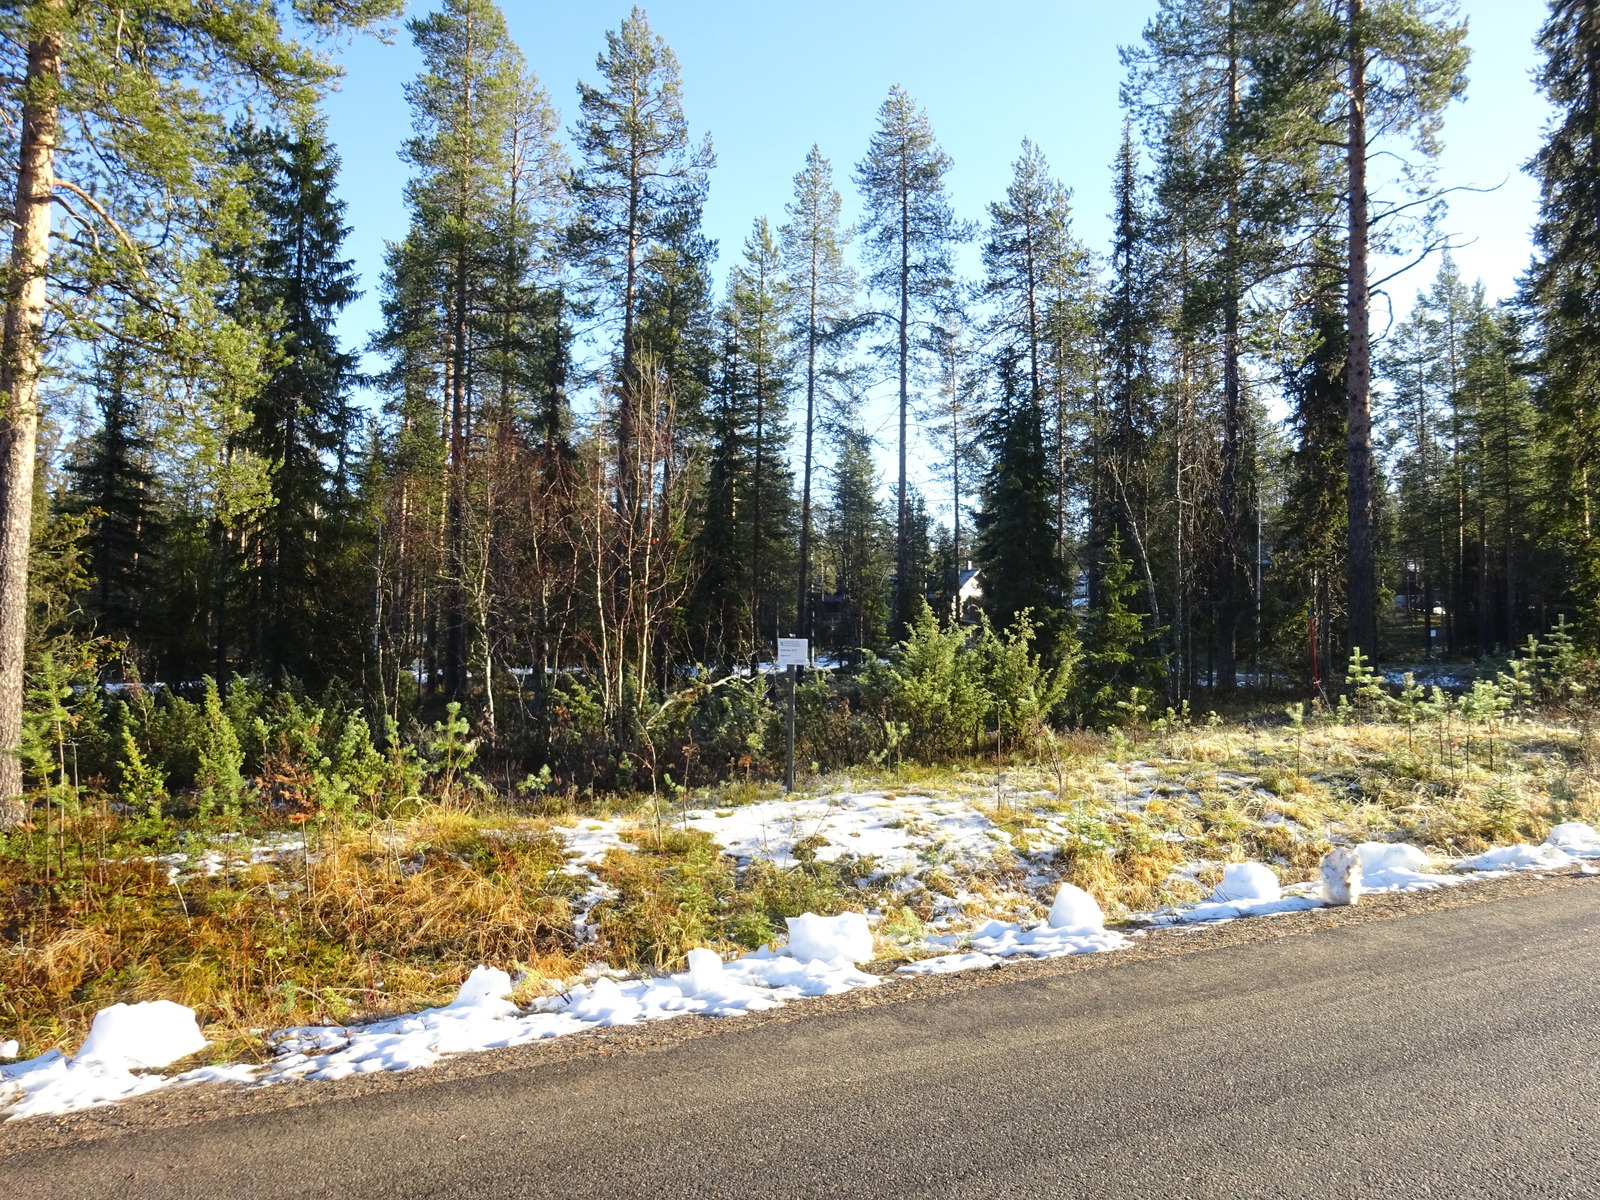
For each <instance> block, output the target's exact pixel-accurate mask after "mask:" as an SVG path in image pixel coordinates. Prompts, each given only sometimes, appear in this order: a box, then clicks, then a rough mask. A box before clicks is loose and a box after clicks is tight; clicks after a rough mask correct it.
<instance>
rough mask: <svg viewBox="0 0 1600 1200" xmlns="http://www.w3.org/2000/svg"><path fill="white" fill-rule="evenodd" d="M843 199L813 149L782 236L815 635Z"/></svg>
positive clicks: (851, 277) (843, 267) (804, 551)
mask: <svg viewBox="0 0 1600 1200" xmlns="http://www.w3.org/2000/svg"><path fill="white" fill-rule="evenodd" d="M840 204H841V201H840V197H839V193H838V191H837V190H836V189H835V188H834V186H833V164H832V163H830V162H829V161H828V160H827V159H826V158H824V157H823V156H822V151H821V150H820V149H819V148H818V147H817V146H815V145H813V146H812V147H811V151H810V153H808V154H807V155H806V165H805V167H804V168H803V169H802V170H801V171H800V172H799V173H798V174H797V175H796V176H795V177H794V199H793V200H791V201H790V202H789V206H788V209H787V212H788V215H789V220H788V222H787V223H786V224H785V225H784V226H783V228H782V229H781V230H780V231H779V236H780V237H781V239H782V247H783V262H784V268H785V270H786V271H787V272H788V282H789V290H790V292H791V294H792V295H793V297H794V307H793V313H794V340H795V345H796V348H797V352H798V353H799V354H801V355H803V357H804V371H805V380H804V388H805V397H806V415H805V426H804V433H803V446H804V450H803V454H802V463H803V465H802V468H801V476H800V552H799V564H798V566H799V588H798V590H797V592H796V594H795V633H796V635H797V636H799V637H810V636H811V622H812V603H811V600H812V582H811V580H812V569H811V526H812V515H811V477H812V468H813V454H814V451H815V447H816V435H817V420H818V416H819V412H820V406H821V405H822V403H823V402H825V401H826V399H827V395H826V392H827V388H826V381H827V379H828V371H827V365H828V362H829V360H830V359H831V358H833V357H834V356H836V355H837V354H839V353H840V352H841V351H842V350H843V348H844V342H845V339H846V338H847V336H848V334H849V333H850V332H851V326H850V324H849V321H848V318H849V315H850V308H851V305H852V304H853V303H854V301H855V292H856V276H855V272H854V271H853V270H851V268H850V266H849V264H848V263H847V262H846V261H845V257H844V251H845V247H846V246H847V245H848V244H849V242H850V239H851V238H852V236H853V235H854V230H853V229H850V230H841V228H840V224H839V212H840Z"/></svg>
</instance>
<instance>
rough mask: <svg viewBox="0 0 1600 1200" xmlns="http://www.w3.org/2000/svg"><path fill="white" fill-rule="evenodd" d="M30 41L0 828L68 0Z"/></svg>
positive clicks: (13, 296) (24, 621) (2, 468)
mask: <svg viewBox="0 0 1600 1200" xmlns="http://www.w3.org/2000/svg"><path fill="white" fill-rule="evenodd" d="M41 8H42V10H43V11H42V13H41V16H42V17H43V18H44V19H43V21H42V22H41V24H42V25H43V26H44V27H43V28H40V29H38V30H37V31H36V32H35V34H34V36H33V38H32V39H31V40H30V41H29V43H28V74H27V82H26V85H25V88H26V90H25V99H24V101H23V106H22V128H21V131H20V136H19V139H18V153H17V192H16V198H15V206H14V208H13V214H14V224H13V226H12V234H11V280H10V286H9V288H8V289H7V295H6V311H5V332H4V341H3V345H0V395H3V396H4V403H5V406H6V407H5V412H4V413H3V414H0V828H10V827H12V826H15V825H19V824H21V823H22V822H23V821H24V820H25V819H26V817H27V805H26V802H25V801H24V800H23V797H22V760H21V759H20V758H18V757H17V751H18V749H19V748H20V746H21V742H22V695H23V682H24V673H25V670H26V663H25V661H24V658H25V655H26V648H27V626H28V550H29V545H30V541H31V538H32V532H33V465H34V452H35V445H36V443H37V440H38V433H39V411H38V387H39V364H40V359H41V355H42V346H41V335H42V333H43V330H44V311H45V284H46V275H45V273H46V269H47V267H48V264H49V258H50V197H51V193H52V191H53V190H54V188H55V155H56V145H57V137H58V135H59V120H58V113H57V103H58V100H57V94H58V89H59V87H60V82H61V48H62V32H61V30H60V28H59V27H58V21H59V19H60V15H61V4H60V0H54V2H51V3H46V4H44V5H42V6H41Z"/></svg>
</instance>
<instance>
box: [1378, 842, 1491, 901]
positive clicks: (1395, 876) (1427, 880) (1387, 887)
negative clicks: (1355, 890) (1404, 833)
mask: <svg viewBox="0 0 1600 1200" xmlns="http://www.w3.org/2000/svg"><path fill="white" fill-rule="evenodd" d="M1356 853H1357V854H1359V855H1361V874H1362V887H1363V888H1364V889H1365V890H1366V891H1369V892H1421V891H1427V890H1429V889H1431V888H1440V887H1454V886H1455V885H1456V884H1458V883H1465V882H1466V880H1464V879H1463V878H1462V877H1461V876H1460V875H1438V874H1434V873H1432V872H1429V871H1428V870H1426V869H1425V868H1427V867H1428V866H1429V864H1430V861H1431V860H1430V859H1429V858H1428V856H1427V855H1426V854H1425V853H1423V852H1422V851H1421V850H1419V849H1417V847H1415V846H1412V845H1408V844H1407V843H1405V842H1362V843H1361V844H1360V845H1359V846H1357V847H1356Z"/></svg>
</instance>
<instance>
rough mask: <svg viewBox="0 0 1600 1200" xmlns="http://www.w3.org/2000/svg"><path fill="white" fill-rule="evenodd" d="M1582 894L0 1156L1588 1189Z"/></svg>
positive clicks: (1020, 1188)
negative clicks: (639, 1051) (653, 1049)
mask: <svg viewBox="0 0 1600 1200" xmlns="http://www.w3.org/2000/svg"><path fill="white" fill-rule="evenodd" d="M1597 971H1600V887H1577V888H1568V889H1565V890H1560V891H1553V892H1546V893H1543V894H1537V895H1532V896H1524V897H1520V898H1515V899H1508V900H1502V901H1495V902H1492V903H1482V904H1475V905H1471V906H1469V907H1465V908H1457V909H1451V910H1447V911H1442V912H1435V913H1426V914H1422V915H1418V916H1413V917H1406V918H1402V919H1397V920H1390V921H1381V922H1376V923H1372V924H1360V925H1349V926H1340V927H1336V928H1333V929H1328V930H1325V931H1322V932H1318V933H1314V934H1308V935H1306V936H1295V937H1285V938H1278V939H1275V940H1271V941H1266V942H1260V943H1254V944H1250V945H1244V946H1237V947H1231V948H1226V949H1218V950H1208V951H1205V952H1200V953H1194V954H1187V955H1182V956H1179V957H1174V958H1166V959H1161V960H1157V961H1147V962H1130V963H1128V964H1126V965H1118V966H1112V965H1108V966H1106V967H1105V968H1104V969H1101V970H1095V971H1084V972H1078V973H1074V974H1070V975H1066V976H1062V977H1058V978H1053V979H1041V980H1024V981H1018V982H1016V983H1014V984H1008V985H1006V986H1003V987H997V988H985V989H981V990H975V991H970V992H966V993H960V994H956V995H953V996H943V997H938V998H935V999H927V1000H913V1001H908V1002H905V1003H900V1004H894V1005H886V1006H882V1007H876V1008H862V1009H857V1010H853V1011H846V1012H839V1013H830V1014H823V1015H819V1016H817V1017H815V1018H809V1019H805V1020H797V1021H791V1022H786V1023H782V1024H771V1025H766V1026H761V1027H758V1028H754V1029H748V1030H741V1031H736V1032H733V1033H729V1034H727V1035H723V1036H714V1037H704V1038H697V1039H694V1040H690V1041H684V1042H679V1043H676V1044H673V1045H671V1046H669V1047H667V1048H665V1049H661V1050H658V1051H654V1052H650V1053H638V1054H630V1055H622V1056H618V1057H610V1058H605V1057H602V1058H587V1059H577V1060H573V1061H570V1062H563V1063H553V1064H550V1065H547V1066H541V1067H539V1068H538V1069H536V1070H532V1071H529V1070H517V1071H506V1072H502V1073H499V1074H491V1075H483V1076H479V1077H477V1078H472V1079H463V1080H455V1081H447V1082H440V1083H431V1084H430V1083H427V1082H426V1080H425V1075H419V1076H418V1077H417V1078H418V1080H419V1083H418V1086H415V1087H408V1088H405V1089H402V1090H398V1091H394V1092H390V1093H386V1094H381V1095H371V1096H361V1097H356V1098H352V1099H346V1100H336V1101H332V1102H329V1103H324V1104H317V1105H308V1106H304V1107H298V1108H291V1109H285V1110H281V1111H277V1112H271V1113H265V1114H261V1115H256V1116H249V1117H238V1118H228V1119H219V1120H211V1121H202V1122H198V1123H196V1124H193V1125H190V1126H187V1127H183V1128H177V1129H165V1130H152V1131H148V1132H140V1133H133V1134H129V1135H125V1136H122V1137H114V1138H108V1139H105V1140H101V1141H94V1142H86V1143H81V1144H77V1145H73V1146H69V1147H66V1148H58V1149H52V1150H41V1151H32V1152H24V1153H20V1154H17V1155H14V1156H11V1157H8V1158H5V1159H3V1160H0V1195H3V1196H4V1197H6V1198H7V1200H10V1198H11V1197H16V1198H18V1200H21V1198H24V1197H26V1198H29V1200H45V1198H46V1197H55V1196H70V1197H74V1198H79V1200H82V1198H89V1197H99V1196H107V1197H109V1196H117V1197H177V1196H183V1197H207V1198H213V1197H214V1198H218V1200H221V1198H224V1197H289V1196H335V1197H348V1198H356V1197H386V1198H397V1197H410V1196H430V1197H434V1196H437V1197H457V1196H459V1197H472V1198H474V1200H489V1198H493V1200H500V1198H505V1197H544V1196H550V1197H584V1198H586V1200H590V1198H595V1200H598V1198H608V1197H630V1198H632V1197H652V1198H657V1197H680V1196H681V1197H691V1196H692V1197H712V1196H716V1197H761V1198H768V1197H788V1196H805V1197H836V1196H837V1197H852V1198H855V1197H860V1198H879V1197H946V1196H948V1197H985V1198H987V1197H1007V1196H1027V1197H1052V1198H1054V1197H1089V1196H1118V1197H1168V1196H1186V1197H1188V1196H1193V1197H1234V1196H1241V1197H1243V1196H1263V1197H1267V1196H1270V1197H1317V1198H1319V1200H1321V1198H1326V1197H1344V1196H1373V1197H1384V1198H1385V1200H1390V1198H1393V1200H1402V1198H1404V1200H1409V1198H1410V1197H1413V1196H1429V1197H1440V1196H1483V1197H1496V1198H1504V1197H1531V1196H1600V1054H1597V1050H1600V1023H1597V1017H1600V1012H1597V1009H1600V1002H1597V998H1596V991H1595V982H1596V979H1597V978H1600V975H1597Z"/></svg>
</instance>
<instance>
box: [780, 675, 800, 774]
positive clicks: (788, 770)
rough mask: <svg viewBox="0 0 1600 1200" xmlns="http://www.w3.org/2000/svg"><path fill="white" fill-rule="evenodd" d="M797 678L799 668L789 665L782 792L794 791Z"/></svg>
mask: <svg viewBox="0 0 1600 1200" xmlns="http://www.w3.org/2000/svg"><path fill="white" fill-rule="evenodd" d="M798 678H799V668H797V667H795V666H794V664H792V663H791V664H790V665H789V765H788V766H787V767H786V768H785V769H784V772H783V790H784V791H786V792H792V791H794V685H795V680H796V679H798Z"/></svg>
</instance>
